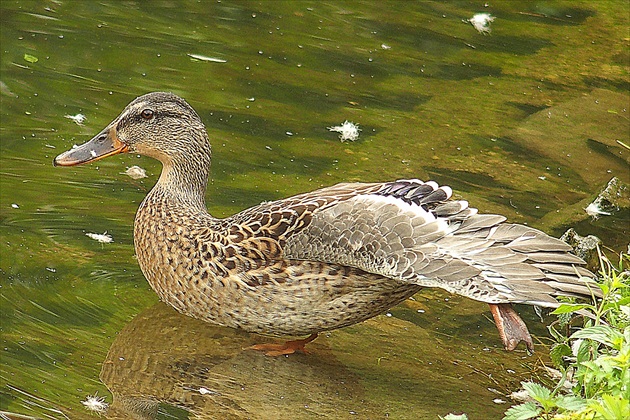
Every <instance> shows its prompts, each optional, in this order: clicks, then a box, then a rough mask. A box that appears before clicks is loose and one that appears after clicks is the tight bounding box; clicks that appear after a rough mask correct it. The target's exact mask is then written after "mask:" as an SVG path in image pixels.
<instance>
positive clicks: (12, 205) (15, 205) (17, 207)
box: [11, 203, 20, 209]
mask: <svg viewBox="0 0 630 420" xmlns="http://www.w3.org/2000/svg"><path fill="white" fill-rule="evenodd" d="M11 207H13V208H14V209H19V208H20V206H19V205H18V204H17V203H13V204H11Z"/></svg>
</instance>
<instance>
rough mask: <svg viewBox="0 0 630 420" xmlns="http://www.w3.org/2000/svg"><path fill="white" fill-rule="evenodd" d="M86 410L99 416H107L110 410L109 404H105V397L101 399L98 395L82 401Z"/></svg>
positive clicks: (89, 396)
mask: <svg viewBox="0 0 630 420" xmlns="http://www.w3.org/2000/svg"><path fill="white" fill-rule="evenodd" d="M81 404H83V406H85V409H86V410H89V411H92V412H93V413H96V414H98V415H101V414H105V413H106V412H107V409H108V408H109V404H108V403H107V402H105V397H99V396H98V395H97V394H94V395H88V396H87V397H85V401H81Z"/></svg>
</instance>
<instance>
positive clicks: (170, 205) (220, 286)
mask: <svg viewBox="0 0 630 420" xmlns="http://www.w3.org/2000/svg"><path fill="white" fill-rule="evenodd" d="M119 153H134V154H140V155H144V156H148V157H151V158H154V159H157V160H159V161H160V162H161V163H162V171H161V174H160V176H159V179H158V180H157V182H156V183H155V185H154V186H153V188H152V189H151V190H150V192H149V193H148V194H147V195H146V197H145V198H144V200H143V201H142V203H141V204H140V206H139V208H138V211H137V213H136V216H135V221H134V234H133V237H134V247H135V253H136V256H137V260H138V263H139V266H140V269H141V270H142V273H143V274H144V276H145V277H146V279H147V281H148V283H149V284H150V286H151V287H152V289H153V290H154V291H155V292H156V293H157V295H158V296H159V298H160V299H161V300H162V301H164V302H166V303H167V304H168V305H170V306H172V307H173V308H174V309H175V310H177V311H178V312H181V313H183V314H186V315H188V316H192V317H194V318H198V319H201V320H204V321H207V322H211V323H214V324H218V325H222V326H226V327H231V328H238V329H242V330H245V331H247V332H250V333H258V334H263V335H271V336H291V337H303V336H308V337H307V338H300V339H295V340H289V341H287V342H286V343H284V344H274V343H267V344H259V345H256V346H253V347H252V348H254V349H256V350H262V351H264V352H266V354H268V355H284V354H291V353H294V352H295V351H305V349H304V346H305V345H306V344H307V343H308V342H310V341H312V340H313V339H315V338H316V337H317V335H318V334H319V333H321V332H324V331H329V330H334V329H338V328H342V327H346V326H349V325H353V324H356V323H359V322H362V321H364V320H367V319H369V318H372V317H375V316H377V315H380V314H383V313H384V312H386V311H387V310H389V309H390V308H392V307H393V306H396V305H398V304H399V303H401V302H403V301H404V300H406V299H408V298H409V297H411V296H413V295H414V294H415V293H417V292H418V291H419V290H421V289H423V288H440V289H443V290H446V291H447V292H450V293H453V294H457V295H461V296H465V297H467V298H471V299H474V300H477V301H481V302H485V303H487V304H488V305H489V306H490V311H491V313H492V316H493V319H494V321H495V324H496V326H497V329H498V332H499V337H500V339H501V341H502V343H503V346H504V347H505V348H506V349H507V350H514V349H515V348H516V347H517V346H518V344H519V343H520V342H524V343H525V346H526V348H527V350H528V352H532V351H533V340H532V337H531V335H530V333H529V331H528V329H527V326H526V324H525V323H524V321H523V320H522V319H521V318H520V316H519V314H518V313H517V312H516V310H515V309H514V307H513V304H529V305H536V306H541V307H547V308H556V307H558V306H559V304H560V303H559V301H558V298H559V297H561V296H566V297H576V298H585V299H594V298H596V296H597V295H598V292H597V290H599V289H598V288H597V285H596V282H595V279H594V276H593V274H592V273H591V272H590V271H588V270H587V269H586V268H584V267H583V265H584V261H583V260H582V259H580V258H579V257H577V256H575V255H574V254H573V253H572V252H571V251H572V248H571V247H570V246H569V245H568V244H566V243H565V242H563V241H561V240H559V239H556V238H554V237H552V236H549V235H547V234H546V233H544V232H542V231H540V230H538V229H535V228H532V227H529V226H525V225H520V224H514V223H509V222H508V221H507V218H506V217H504V216H502V215H497V214H482V213H479V212H478V210H477V209H476V208H473V207H471V206H469V204H468V202H467V201H466V200H463V199H456V198H454V197H453V191H452V189H451V188H450V187H448V186H444V185H443V186H440V185H439V184H438V183H437V182H434V181H421V180H419V179H399V180H395V181H387V182H373V183H358V182H357V183H340V184H337V185H333V186H329V187H325V188H321V189H317V190H315V191H310V192H306V193H303V194H299V195H296V196H293V197H289V198H284V199H281V200H276V201H267V202H263V203H261V204H259V205H256V206H254V207H251V208H248V209H245V210H243V211H241V212H239V213H236V214H234V215H232V216H230V217H226V218H216V217H213V216H212V215H211V214H210V213H209V212H208V210H207V207H206V203H205V195H206V185H207V182H208V177H209V173H210V164H211V160H212V150H211V145H210V141H209V136H208V134H207V132H206V129H205V126H204V124H203V122H202V119H201V118H200V117H199V115H198V114H197V112H196V111H195V110H194V109H193V107H192V106H190V105H189V104H188V102H186V101H185V100H184V99H182V98H181V97H179V96H177V95H175V94H173V93H168V92H152V93H147V94H145V95H142V96H140V97H138V98H136V99H135V100H133V101H132V102H131V103H129V105H128V106H127V107H126V108H125V109H124V110H123V111H122V113H121V114H120V115H119V116H118V117H117V118H115V119H114V120H113V121H112V122H111V123H110V124H109V125H107V126H106V127H105V128H104V129H103V130H102V131H101V132H100V133H98V134H97V135H96V136H94V137H93V138H92V139H91V140H89V141H88V142H86V143H84V144H82V145H80V146H75V147H73V148H72V149H71V150H68V151H66V152H64V153H62V154H60V155H59V156H57V157H56V158H55V159H54V162H53V163H54V165H55V166H74V165H79V164H85V163H89V162H94V161H97V160H99V159H103V158H106V157H108V156H112V155H116V154H119Z"/></svg>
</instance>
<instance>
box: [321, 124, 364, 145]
mask: <svg viewBox="0 0 630 420" xmlns="http://www.w3.org/2000/svg"><path fill="white" fill-rule="evenodd" d="M328 131H334V132H337V133H340V134H339V140H341V141H342V142H346V141H356V140H357V139H358V138H359V131H361V129H360V128H359V125H358V124H355V123H353V122H350V121H348V120H346V121H344V122H343V124H341V125H336V126H334V127H328Z"/></svg>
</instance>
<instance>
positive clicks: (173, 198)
mask: <svg viewBox="0 0 630 420" xmlns="http://www.w3.org/2000/svg"><path fill="white" fill-rule="evenodd" d="M210 160H211V158H210V150H209V146H208V150H196V151H194V152H193V153H188V154H186V156H174V157H172V158H170V159H168V160H167V161H162V164H163V167H162V173H161V175H160V179H159V180H158V182H157V184H156V185H155V187H154V191H152V192H153V193H155V194H159V195H161V196H162V197H163V198H164V199H165V200H168V201H169V203H170V204H171V205H181V206H182V207H183V208H186V209H188V210H190V211H193V212H207V209H206V203H205V194H206V186H207V184H208V175H209V172H210Z"/></svg>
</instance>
